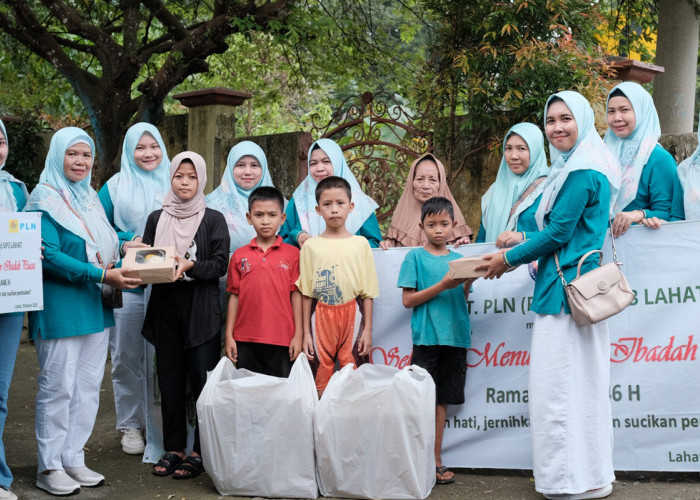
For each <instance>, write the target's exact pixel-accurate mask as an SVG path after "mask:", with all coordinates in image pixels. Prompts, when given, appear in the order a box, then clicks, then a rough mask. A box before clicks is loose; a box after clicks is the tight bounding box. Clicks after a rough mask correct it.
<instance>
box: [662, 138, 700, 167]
mask: <svg viewBox="0 0 700 500" xmlns="http://www.w3.org/2000/svg"><path fill="white" fill-rule="evenodd" d="M659 144H661V145H662V146H663V147H664V148H666V150H667V151H668V152H669V153H671V154H672V155H673V157H674V158H675V159H676V163H680V162H682V161H683V160H685V159H686V158H688V157H689V156H690V155H691V154H693V152H694V151H695V148H697V147H698V136H697V135H696V134H667V135H662V136H661V137H660V138H659Z"/></svg>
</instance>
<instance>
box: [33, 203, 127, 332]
mask: <svg viewBox="0 0 700 500" xmlns="http://www.w3.org/2000/svg"><path fill="white" fill-rule="evenodd" d="M41 238H42V240H43V241H42V244H43V245H44V252H43V253H44V260H43V261H42V267H43V273H42V274H43V281H44V310H43V311H32V312H30V313H29V334H30V336H31V338H32V339H35V338H36V337H37V335H38V334H39V332H41V337H42V338H44V339H58V338H65V337H75V336H78V335H88V334H91V333H97V332H101V331H103V330H104V329H105V328H107V327H110V326H113V325H114V315H113V314H112V310H111V309H109V308H106V307H103V306H102V293H101V291H100V287H99V286H98V285H97V284H98V283H100V281H101V280H102V269H101V268H99V267H97V266H94V265H93V264H90V263H89V262H88V260H87V254H86V252H85V240H83V239H82V238H79V237H78V236H76V235H75V234H73V233H71V232H70V231H68V230H67V229H65V228H64V227H63V226H61V225H60V224H58V223H57V222H56V221H54V220H53V218H51V216H50V215H49V214H48V213H46V212H41Z"/></svg>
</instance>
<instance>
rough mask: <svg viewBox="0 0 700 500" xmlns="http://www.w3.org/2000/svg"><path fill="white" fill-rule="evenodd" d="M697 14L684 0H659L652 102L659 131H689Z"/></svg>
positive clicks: (691, 122)
mask: <svg viewBox="0 0 700 500" xmlns="http://www.w3.org/2000/svg"><path fill="white" fill-rule="evenodd" d="M698 32H699V26H698V17H697V15H696V14H695V9H694V8H693V5H692V2H690V1H688V0H659V29H658V38H657V42H656V64H658V65H659V66H663V67H664V68H665V72H664V73H662V74H660V75H659V76H657V77H656V79H655V80H654V104H655V105H656V109H657V111H658V113H659V121H660V122H661V132H662V133H663V134H684V133H692V132H693V120H694V118H695V85H696V79H697V61H698Z"/></svg>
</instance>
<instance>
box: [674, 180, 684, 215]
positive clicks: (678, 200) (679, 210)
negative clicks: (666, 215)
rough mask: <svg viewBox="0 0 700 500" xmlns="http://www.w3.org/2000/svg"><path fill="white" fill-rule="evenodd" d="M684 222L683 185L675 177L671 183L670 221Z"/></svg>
mask: <svg viewBox="0 0 700 500" xmlns="http://www.w3.org/2000/svg"><path fill="white" fill-rule="evenodd" d="M678 220H685V205H684V204H683V185H682V184H681V180H680V179H679V178H678V176H676V181H675V182H674V183H673V201H672V202H671V221H678Z"/></svg>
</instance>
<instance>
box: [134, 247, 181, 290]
mask: <svg viewBox="0 0 700 500" xmlns="http://www.w3.org/2000/svg"><path fill="white" fill-rule="evenodd" d="M122 267H124V268H127V269H131V271H129V272H128V273H126V275H127V276H129V277H130V278H141V280H142V281H143V282H144V283H172V282H173V281H175V279H176V278H177V273H176V267H177V261H176V260H175V247H148V248H130V249H129V250H127V251H126V255H125V256H124V259H123V260H122Z"/></svg>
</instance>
